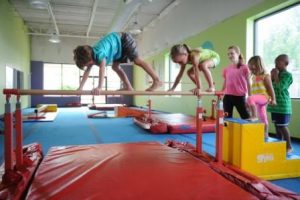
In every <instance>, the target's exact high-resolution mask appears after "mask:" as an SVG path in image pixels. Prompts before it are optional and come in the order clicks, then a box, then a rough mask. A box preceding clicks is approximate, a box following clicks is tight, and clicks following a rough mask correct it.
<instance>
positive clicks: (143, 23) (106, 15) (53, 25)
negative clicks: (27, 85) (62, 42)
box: [9, 0, 179, 38]
mask: <svg viewBox="0 0 300 200" xmlns="http://www.w3.org/2000/svg"><path fill="white" fill-rule="evenodd" d="M9 2H10V3H11V4H12V6H13V7H14V8H15V9H16V11H17V13H19V15H20V16H21V17H22V18H23V20H24V23H25V24H26V25H27V26H28V29H29V34H30V35H46V36H48V35H51V34H53V33H57V34H58V35H60V36H62V37H82V38H99V37H100V36H102V35H104V34H106V33H108V32H110V31H131V30H133V29H145V27H147V26H149V25H151V22H153V21H155V20H156V19H157V18H159V17H161V15H163V14H164V13H166V12H167V11H169V10H170V9H171V8H172V7H174V5H176V4H178V2H179V0H84V1H83V0H49V4H48V8H47V9H36V8H33V7H31V6H30V4H29V0H9Z"/></svg>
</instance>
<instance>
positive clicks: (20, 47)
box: [0, 0, 30, 114]
mask: <svg viewBox="0 0 300 200" xmlns="http://www.w3.org/2000/svg"><path fill="white" fill-rule="evenodd" d="M6 66H10V67H13V68H16V69H18V70H20V71H22V72H23V73H24V88H26V89H28V88H29V86H28V82H29V66H30V41H29V37H28V35H27V27H26V26H25V25H24V23H23V21H22V19H21V18H20V17H19V16H18V14H17V13H16V12H15V11H14V9H13V8H12V7H11V5H10V4H9V3H8V1H7V0H1V1H0V74H1V78H0V90H1V94H0V95H1V98H0V114H3V113H4V104H5V96H4V95H3V94H2V90H3V88H5V68H6ZM28 100H29V97H22V99H21V101H22V106H23V107H27V106H28V103H29V101H28ZM12 102H14V101H12ZM13 106H14V105H13Z"/></svg>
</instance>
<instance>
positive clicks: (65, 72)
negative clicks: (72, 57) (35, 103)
mask: <svg viewBox="0 0 300 200" xmlns="http://www.w3.org/2000/svg"><path fill="white" fill-rule="evenodd" d="M78 87H79V69H78V68H77V67H76V66H75V65H69V64H52V63H45V64H44V89H45V90H76V89H77V88H78Z"/></svg>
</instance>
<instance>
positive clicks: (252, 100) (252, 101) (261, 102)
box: [247, 94, 268, 125]
mask: <svg viewBox="0 0 300 200" xmlns="http://www.w3.org/2000/svg"><path fill="white" fill-rule="evenodd" d="M247 103H248V104H249V105H251V106H254V105H255V106H256V109H257V114H258V117H259V119H260V121H261V122H263V123H264V124H266V125H268V115H267V105H268V98H267V97H266V95H262V94H254V95H251V96H249V97H248V99H247Z"/></svg>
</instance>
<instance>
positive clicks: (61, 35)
mask: <svg viewBox="0 0 300 200" xmlns="http://www.w3.org/2000/svg"><path fill="white" fill-rule="evenodd" d="M28 35H37V36H52V34H50V33H33V32H29V33H28ZM59 37H68V38H83V39H99V37H95V36H86V35H68V34H60V35H59Z"/></svg>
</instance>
